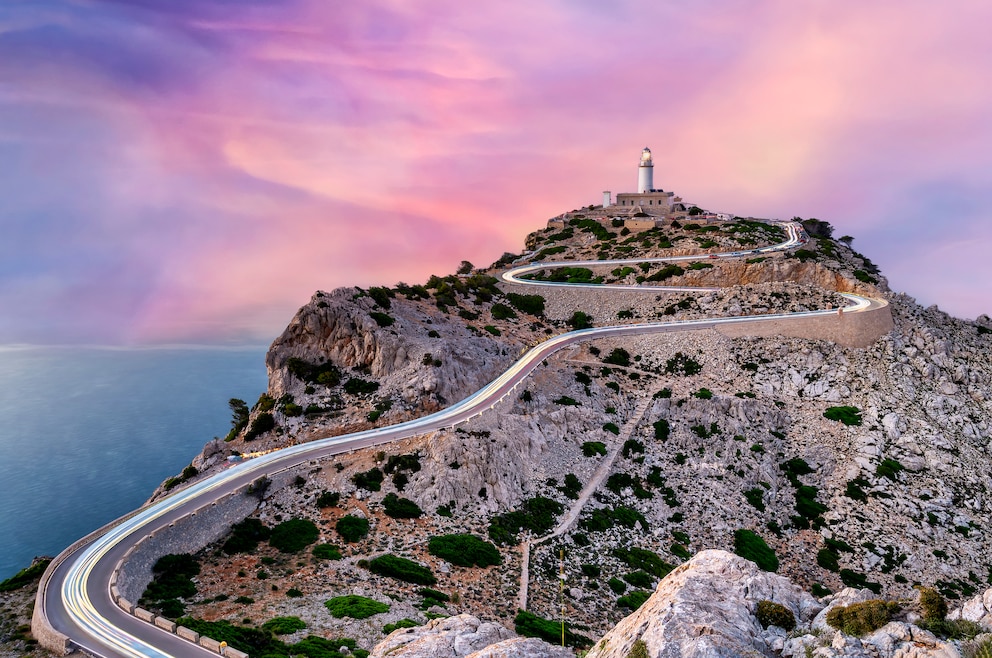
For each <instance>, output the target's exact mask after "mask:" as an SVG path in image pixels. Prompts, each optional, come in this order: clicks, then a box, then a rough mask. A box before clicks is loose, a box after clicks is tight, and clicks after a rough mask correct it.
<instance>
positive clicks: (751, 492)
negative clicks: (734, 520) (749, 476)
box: [744, 487, 765, 512]
mask: <svg viewBox="0 0 992 658" xmlns="http://www.w3.org/2000/svg"><path fill="white" fill-rule="evenodd" d="M744 499H745V500H747V502H748V503H749V504H750V505H751V507H753V508H754V509H756V510H758V511H759V512H764V511H765V502H764V499H765V492H764V491H762V489H761V488H760V487H752V488H750V489H748V490H747V491H745V492H744Z"/></svg>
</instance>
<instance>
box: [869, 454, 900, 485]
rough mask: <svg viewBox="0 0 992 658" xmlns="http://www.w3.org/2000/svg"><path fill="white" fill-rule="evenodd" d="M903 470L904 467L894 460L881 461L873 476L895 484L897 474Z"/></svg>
mask: <svg viewBox="0 0 992 658" xmlns="http://www.w3.org/2000/svg"><path fill="white" fill-rule="evenodd" d="M905 469H906V467H905V466H903V465H902V464H900V463H899V462H898V461H896V460H895V459H883V460H882V462H881V463H880V464H879V465H878V467H877V468H876V469H875V474H876V475H880V476H881V477H884V478H888V479H890V480H892V481H893V482H895V481H896V479H897V477H898V475H899V473H900V472H901V471H903V470H905Z"/></svg>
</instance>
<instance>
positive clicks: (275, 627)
mask: <svg viewBox="0 0 992 658" xmlns="http://www.w3.org/2000/svg"><path fill="white" fill-rule="evenodd" d="M306 627H307V623H306V622H305V621H303V620H302V619H300V618H299V617H273V618H272V619H270V620H268V621H267V622H265V623H264V624H262V630H263V631H268V632H270V633H272V634H273V635H289V634H290V633H295V632H296V631H302V630H303V629H304V628H306Z"/></svg>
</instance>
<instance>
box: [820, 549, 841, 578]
mask: <svg viewBox="0 0 992 658" xmlns="http://www.w3.org/2000/svg"><path fill="white" fill-rule="evenodd" d="M839 560H840V556H838V555H837V553H835V552H834V551H832V550H830V549H829V548H821V549H820V550H819V551H818V552H817V554H816V563H817V564H818V565H820V566H821V567H823V568H824V569H826V570H827V571H833V572H835V573H836V572H837V571H839V570H840V562H839Z"/></svg>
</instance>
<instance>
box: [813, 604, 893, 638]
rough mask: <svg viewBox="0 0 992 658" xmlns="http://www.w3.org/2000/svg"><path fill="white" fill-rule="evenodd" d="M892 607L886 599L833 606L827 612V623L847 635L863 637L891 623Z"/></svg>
mask: <svg viewBox="0 0 992 658" xmlns="http://www.w3.org/2000/svg"><path fill="white" fill-rule="evenodd" d="M890 618H891V614H890V607H889V604H887V603H886V602H885V601H881V600H879V599H872V600H870V601H865V602H863V603H852V604H851V605H847V606H844V605H841V606H837V607H836V608H832V609H831V610H830V611H829V612H828V613H827V624H829V625H830V627H831V628H836V629H837V630H839V631H842V632H844V633H846V634H847V635H854V636H856V637H861V636H862V635H865V634H867V633H871V632H872V631H876V630H878V629H879V628H881V627H882V626H885V625H886V624H888V623H889V619H890Z"/></svg>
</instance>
